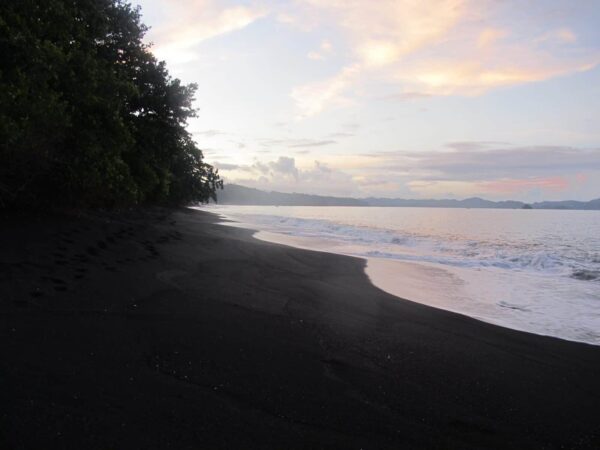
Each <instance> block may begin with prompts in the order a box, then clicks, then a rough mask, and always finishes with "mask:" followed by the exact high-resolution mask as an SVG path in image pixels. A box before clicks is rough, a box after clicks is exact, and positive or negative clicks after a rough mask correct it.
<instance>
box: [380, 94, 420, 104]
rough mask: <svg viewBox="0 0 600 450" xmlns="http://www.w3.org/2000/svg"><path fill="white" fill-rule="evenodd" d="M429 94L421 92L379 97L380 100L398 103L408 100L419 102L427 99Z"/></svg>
mask: <svg viewBox="0 0 600 450" xmlns="http://www.w3.org/2000/svg"><path fill="white" fill-rule="evenodd" d="M429 97H431V94H425V93H423V92H401V93H399V94H389V95H385V96H383V97H380V98H379V99H380V100H393V101H399V102H407V101H410V100H419V99H423V98H429Z"/></svg>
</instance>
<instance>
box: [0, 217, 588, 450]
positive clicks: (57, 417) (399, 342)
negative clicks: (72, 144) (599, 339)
mask: <svg viewBox="0 0 600 450" xmlns="http://www.w3.org/2000/svg"><path fill="white" fill-rule="evenodd" d="M217 221H218V218H217V217H216V216H214V215H212V214H208V213H205V212H198V211H192V210H179V211H167V210H148V211H143V212H139V211H138V212H131V213H120V214H108V213H107V214H87V215H84V216H81V217H78V218H74V217H59V216H57V217H53V218H48V217H45V218H35V217H31V216H15V215H10V216H4V217H2V218H1V222H0V245H1V247H0V266H1V268H2V270H1V271H0V349H1V353H0V356H1V358H0V384H1V386H2V389H1V390H0V405H1V406H0V408H1V409H0V448H10V449H40V448H44V449H52V448H57V449H58V448H65V449H80V448H81V449H82V448H85V449H108V448H124V449H138V448H140V449H141V448H144V449H155V448H157V449H158V448H161V449H162V448H174V449H188V448H189V449H198V448H211V449H214V448H246V449H247V448H279V449H281V448H286V449H288V448H356V449H359V448H364V449H374V448H394V449H398V448H441V449H450V448H457V449H467V448H473V449H476V448H570V449H576V448H590V449H592V448H600V420H599V417H600V416H599V414H600V413H599V407H598V405H600V382H599V380H600V347H594V346H590V345H585V344H578V343H573V342H568V341H562V340H559V339H554V338H548V337H542V336H536V335H532V334H527V333H522V332H516V331H512V330H508V329H504V328H500V327H497V326H494V325H490V324H486V323H482V322H478V321H476V320H473V319H470V318H468V317H464V316H460V315H457V314H453V313H449V312H445V311H441V310H436V309H433V308H429V307H426V306H423V305H419V304H416V303H412V302H409V301H405V300H401V299H398V298H395V297H393V296H391V295H388V294H386V293H384V292H383V291H381V290H379V289H377V288H375V287H374V286H373V285H372V284H371V283H370V282H369V280H368V278H367V276H366V275H365V274H364V270H363V269H364V264H365V263H364V261H363V260H360V259H356V258H350V257H345V256H338V255H333V254H325V253H318V252H311V251H305V250H299V249H294V248H291V247H285V246H281V245H277V244H270V243H266V242H261V241H258V240H255V239H253V238H252V232H251V231H248V230H243V229H238V228H231V227H224V226H222V225H218V224H217V223H216V222H217Z"/></svg>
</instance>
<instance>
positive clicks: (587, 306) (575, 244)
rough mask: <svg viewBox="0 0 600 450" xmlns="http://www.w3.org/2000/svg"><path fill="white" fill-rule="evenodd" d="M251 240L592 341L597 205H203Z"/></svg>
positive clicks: (479, 314) (598, 330)
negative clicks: (249, 232)
mask: <svg viewBox="0 0 600 450" xmlns="http://www.w3.org/2000/svg"><path fill="white" fill-rule="evenodd" d="M203 209H208V210H209V211H212V212H215V213H218V214H220V215H221V216H222V217H224V218H227V219H230V220H233V221H235V224H234V225H235V226H242V227H247V228H251V229H254V230H257V231H258V233H257V234H256V235H255V237H257V238H258V239H263V240H268V241H272V242H278V243H282V244H287V245H293V246H297V247H302V248H308V249H312V250H319V251H326V252H333V253H340V254H345V255H351V256H356V257H361V258H365V259H366V260H367V266H366V272H367V275H368V276H369V277H370V279H371V281H372V282H373V283H374V284H375V285H376V286H378V287H379V288H381V289H383V290H385V291H388V292H390V293H392V294H394V295H396V296H399V297H402V298H405V299H408V300H411V301H415V302H419V303H423V304H426V305H430V306H434V307H437V308H442V309H445V310H449V311H453V312H457V313H460V314H464V315H467V316H470V317H473V318H476V319H479V320H482V321H486V322H490V323H494V324H497V325H501V326H505V327H509V328H513V329H517V330H522V331H528V332H531V333H536V334H542V335H549V336H555V337H559V338H563V339H568V340H574V341H580V342H587V343H590V344H595V345H600V211H564V210H562V211H559V210H501V209H447V208H394V207H389V208H379V207H308V206H295V207H287V206H282V207H275V206H225V205H215V206H209V207H207V208H203Z"/></svg>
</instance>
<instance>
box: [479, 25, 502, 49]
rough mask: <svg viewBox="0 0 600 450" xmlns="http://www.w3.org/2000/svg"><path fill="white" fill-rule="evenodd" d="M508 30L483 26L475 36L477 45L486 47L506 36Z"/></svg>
mask: <svg viewBox="0 0 600 450" xmlns="http://www.w3.org/2000/svg"><path fill="white" fill-rule="evenodd" d="M508 34H509V33H508V31H506V30H502V29H499V28H485V29H484V30H483V31H482V32H481V33H479V37H478V38H477V47H478V48H486V47H489V46H490V45H492V44H494V43H495V42H497V41H499V40H500V39H502V38H504V37H506V36H508Z"/></svg>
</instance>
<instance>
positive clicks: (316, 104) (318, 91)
mask: <svg viewBox="0 0 600 450" xmlns="http://www.w3.org/2000/svg"><path fill="white" fill-rule="evenodd" d="M359 73H360V68H359V66H357V65H353V66H348V67H345V68H344V69H343V70H342V71H341V72H340V73H338V74H337V75H335V76H333V77H331V78H329V79H327V80H324V81H319V82H317V83H311V84H306V85H303V86H298V87H295V88H294V89H293V90H292V92H291V94H290V96H291V97H292V100H294V102H295V103H296V106H297V107H298V109H299V110H300V117H310V116H314V115H315V114H318V113H320V112H321V111H323V110H324V109H325V108H328V107H332V106H348V105H349V104H352V100H350V99H349V98H347V97H345V96H344V95H342V94H343V93H344V91H345V90H346V89H347V88H348V87H350V86H351V85H352V84H353V83H354V82H355V78H356V77H357V76H358V74H359Z"/></svg>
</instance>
